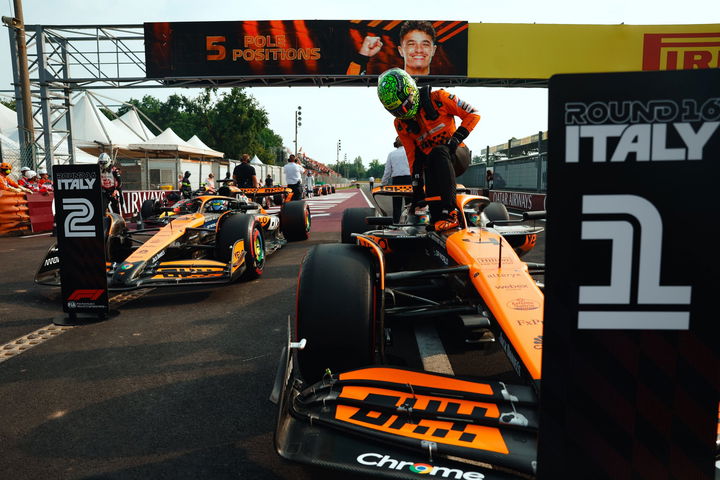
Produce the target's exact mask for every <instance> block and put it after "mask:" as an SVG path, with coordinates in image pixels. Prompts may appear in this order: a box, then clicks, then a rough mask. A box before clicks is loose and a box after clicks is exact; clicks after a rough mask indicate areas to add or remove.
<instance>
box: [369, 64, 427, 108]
mask: <svg viewBox="0 0 720 480" xmlns="http://www.w3.org/2000/svg"><path fill="white" fill-rule="evenodd" d="M377 92H378V98H379V99H380V101H381V102H382V104H383V107H385V110H387V111H388V112H390V113H392V114H393V115H395V116H396V117H397V118H403V119H408V118H413V117H414V116H415V115H417V113H418V110H419V109H420V92H419V91H418V88H417V85H416V84H415V80H413V78H412V77H411V76H410V75H409V74H408V73H407V72H406V71H405V70H403V69H401V68H391V69H390V70H386V71H385V72H383V73H382V74H381V75H380V77H379V78H378V90H377Z"/></svg>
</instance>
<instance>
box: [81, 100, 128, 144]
mask: <svg viewBox="0 0 720 480" xmlns="http://www.w3.org/2000/svg"><path fill="white" fill-rule="evenodd" d="M70 118H71V120H72V131H73V141H74V142H75V145H77V146H78V147H80V148H86V149H89V148H92V149H97V148H98V147H109V148H113V147H119V148H127V146H128V145H129V144H131V143H138V142H141V141H142V139H141V138H140V137H139V136H138V135H136V134H134V133H133V132H131V131H130V130H129V129H127V128H123V127H124V126H123V125H120V126H118V125H117V124H114V123H112V122H111V121H110V119H108V118H107V117H106V116H105V115H104V114H103V113H102V112H101V111H100V110H99V109H98V107H97V106H95V105H94V104H93V103H92V102H91V101H90V97H89V96H88V95H87V94H85V95H82V96H81V97H80V99H79V100H78V101H77V102H76V103H75V105H73V106H72V107H70Z"/></svg>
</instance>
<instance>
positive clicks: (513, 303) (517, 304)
mask: <svg viewBox="0 0 720 480" xmlns="http://www.w3.org/2000/svg"><path fill="white" fill-rule="evenodd" d="M507 306H508V307H510V308H512V309H513V310H537V309H538V308H540V303H539V302H538V301H536V300H531V299H528V298H515V299H513V300H510V301H509V302H508V303H507Z"/></svg>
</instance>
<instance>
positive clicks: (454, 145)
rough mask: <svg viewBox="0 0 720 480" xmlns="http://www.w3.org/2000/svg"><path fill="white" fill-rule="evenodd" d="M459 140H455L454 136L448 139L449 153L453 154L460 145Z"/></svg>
mask: <svg viewBox="0 0 720 480" xmlns="http://www.w3.org/2000/svg"><path fill="white" fill-rule="evenodd" d="M460 142H461V140H460V139H459V138H457V137H456V136H455V135H453V136H452V137H450V140H448V142H447V147H448V150H450V153H451V154H453V153H455V150H457V147H458V145H460Z"/></svg>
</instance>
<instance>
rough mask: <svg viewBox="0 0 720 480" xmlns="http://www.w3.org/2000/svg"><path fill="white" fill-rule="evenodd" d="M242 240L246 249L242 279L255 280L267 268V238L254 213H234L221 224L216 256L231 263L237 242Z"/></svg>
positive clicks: (217, 238)
mask: <svg viewBox="0 0 720 480" xmlns="http://www.w3.org/2000/svg"><path fill="white" fill-rule="evenodd" d="M238 240H242V241H243V244H244V250H245V271H244V272H243V273H242V274H241V275H240V280H253V279H255V278H258V277H259V276H260V275H262V273H263V270H264V269H265V239H264V238H263V235H262V229H261V227H260V225H259V224H258V223H257V222H256V221H255V217H253V216H252V215H245V214H237V215H233V216H231V217H230V218H228V219H227V220H225V222H223V224H222V225H221V226H220V230H219V231H218V233H217V237H216V239H215V258H216V259H217V260H218V261H221V262H226V263H229V262H230V261H232V260H231V257H232V249H233V245H235V242H236V241H238Z"/></svg>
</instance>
